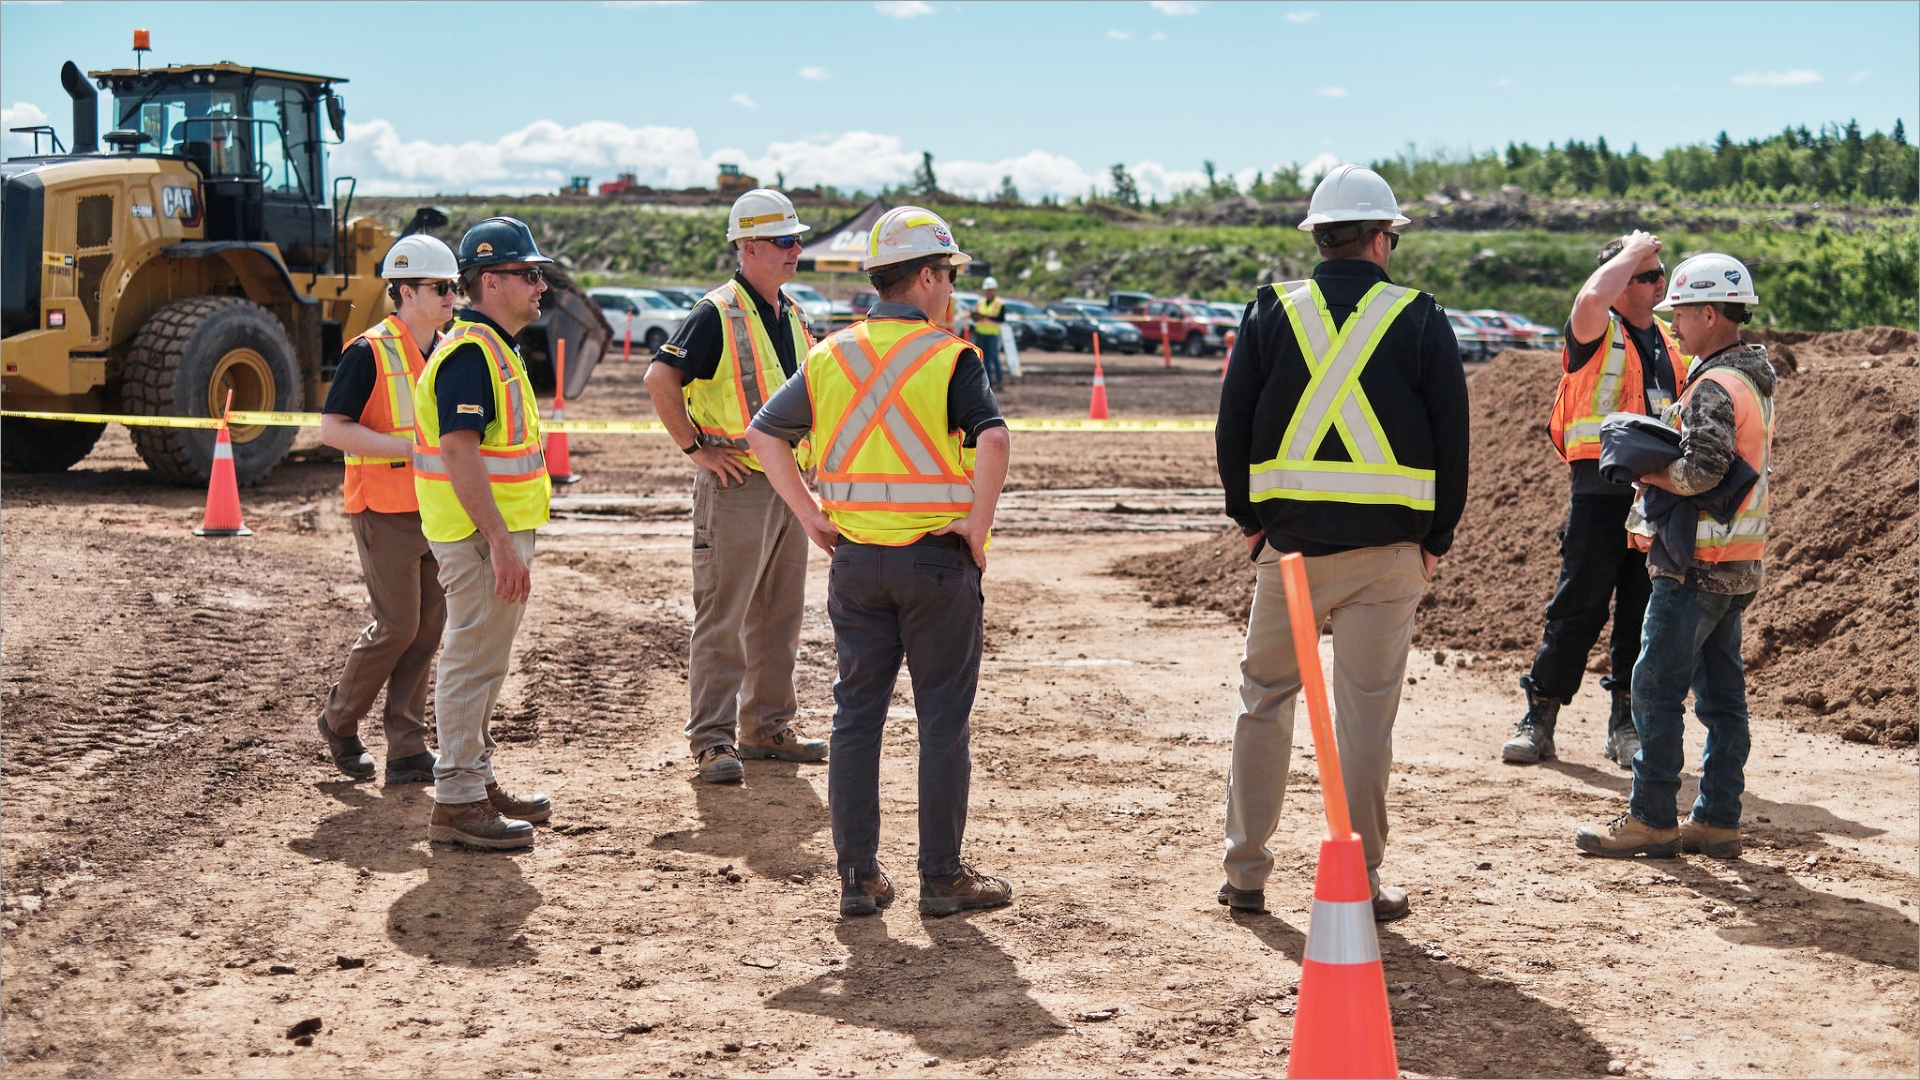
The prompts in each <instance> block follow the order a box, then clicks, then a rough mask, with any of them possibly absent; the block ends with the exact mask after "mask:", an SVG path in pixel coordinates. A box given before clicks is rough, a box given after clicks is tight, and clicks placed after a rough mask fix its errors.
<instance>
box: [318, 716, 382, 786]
mask: <svg viewBox="0 0 1920 1080" xmlns="http://www.w3.org/2000/svg"><path fill="white" fill-rule="evenodd" d="M319 727H320V737H321V738H322V739H325V740H326V741H327V753H329V754H332V755H333V767H334V768H336V769H339V770H340V771H341V772H342V773H343V774H345V775H347V776H351V777H353V778H354V779H355V780H366V779H368V778H370V777H372V776H373V755H372V754H369V753H367V744H366V743H363V742H361V741H360V736H358V735H335V734H334V733H333V729H332V728H330V727H328V726H327V714H326V713H321V714H320V721H319Z"/></svg>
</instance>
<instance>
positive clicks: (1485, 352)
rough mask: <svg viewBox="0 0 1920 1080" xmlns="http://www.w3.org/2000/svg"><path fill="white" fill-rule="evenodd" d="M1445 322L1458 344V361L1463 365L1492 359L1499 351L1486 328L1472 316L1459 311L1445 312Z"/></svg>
mask: <svg viewBox="0 0 1920 1080" xmlns="http://www.w3.org/2000/svg"><path fill="white" fill-rule="evenodd" d="M1447 322H1448V323H1449V324H1451V325H1452V326H1453V338H1454V340H1455V341H1457V342H1459V344H1460V359H1461V361H1462V362H1464V363H1469V364H1471V363H1477V362H1479V361H1482V360H1489V359H1492V358H1493V354H1495V353H1497V352H1499V351H1500V346H1499V345H1497V344H1495V342H1494V339H1493V337H1492V336H1491V335H1490V334H1488V333H1487V330H1488V328H1487V327H1486V326H1483V325H1481V323H1480V322H1479V321H1478V320H1476V319H1474V318H1473V317H1472V316H1470V315H1467V314H1465V313H1464V312H1459V311H1449V312H1447Z"/></svg>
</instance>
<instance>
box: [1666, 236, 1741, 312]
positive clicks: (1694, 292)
mask: <svg viewBox="0 0 1920 1080" xmlns="http://www.w3.org/2000/svg"><path fill="white" fill-rule="evenodd" d="M1759 302H1760V297H1759V296H1757V295H1756V294H1755V293H1754V291H1753V275H1752V274H1750V273H1748V272H1747V268H1746V266H1745V265H1744V264H1742V263H1741V262H1740V260H1739V259H1736V258H1734V257H1733V256H1731V255H1722V254H1720V253H1719V252H1717V251H1710V252H1708V253H1707V254H1705V255H1695V256H1694V257H1693V258H1691V259H1683V260H1681V263H1680V265H1679V266H1676V267H1674V268H1673V275H1672V277H1670V278H1668V279H1667V295H1666V297H1665V299H1663V300H1661V301H1660V302H1659V303H1657V304H1655V305H1653V310H1655V311H1672V310H1673V309H1674V308H1675V307H1676V306H1678V305H1681V304H1757V303H1759Z"/></svg>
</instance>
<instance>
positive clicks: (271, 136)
mask: <svg viewBox="0 0 1920 1080" xmlns="http://www.w3.org/2000/svg"><path fill="white" fill-rule="evenodd" d="M252 106H253V110H252V111H253V118H254V119H255V120H256V121H263V122H262V123H257V124H255V125H254V127H255V128H256V129H257V130H258V131H259V133H260V134H259V138H260V146H259V150H258V153H259V161H260V178H261V187H262V188H263V189H264V190H265V192H266V194H267V195H268V196H269V197H273V196H279V197H281V198H287V199H300V200H302V201H306V202H319V201H320V197H319V190H320V189H319V184H318V182H317V178H318V175H319V174H318V170H317V168H316V166H317V164H318V162H317V157H318V155H317V154H316V151H317V150H318V149H319V144H318V141H317V140H316V139H315V137H314V133H315V130H316V129H315V126H314V122H313V121H314V115H313V101H312V98H311V97H309V96H308V93H307V91H306V89H305V88H303V87H298V86H289V85H287V84H285V83H272V82H263V83H260V84H259V85H257V86H255V87H254V91H253V101H252Z"/></svg>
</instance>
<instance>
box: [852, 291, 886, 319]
mask: <svg viewBox="0 0 1920 1080" xmlns="http://www.w3.org/2000/svg"><path fill="white" fill-rule="evenodd" d="M879 302H880V294H879V293H878V292H876V291H874V290H872V289H861V290H860V291H859V292H857V293H854V294H853V299H852V300H849V301H847V308H848V310H850V311H851V312H852V313H853V317H854V318H855V319H864V318H866V317H867V312H869V311H872V310H873V305H875V304H877V303H879Z"/></svg>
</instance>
